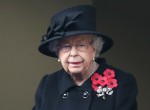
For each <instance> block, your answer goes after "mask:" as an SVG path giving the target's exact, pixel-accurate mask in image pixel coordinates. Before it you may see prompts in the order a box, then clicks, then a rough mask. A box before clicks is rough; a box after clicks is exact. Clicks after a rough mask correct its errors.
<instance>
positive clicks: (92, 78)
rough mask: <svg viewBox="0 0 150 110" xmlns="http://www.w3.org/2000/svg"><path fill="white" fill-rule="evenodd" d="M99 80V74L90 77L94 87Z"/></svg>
mask: <svg viewBox="0 0 150 110" xmlns="http://www.w3.org/2000/svg"><path fill="white" fill-rule="evenodd" d="M101 78H102V76H101V75H100V74H98V73H95V74H94V75H93V76H92V77H91V80H92V84H94V85H97V84H99V82H100V79H101Z"/></svg>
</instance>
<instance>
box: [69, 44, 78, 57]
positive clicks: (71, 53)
mask: <svg viewBox="0 0 150 110" xmlns="http://www.w3.org/2000/svg"><path fill="white" fill-rule="evenodd" d="M77 55H78V52H77V50H76V48H75V46H72V48H71V50H70V56H72V57H75V56H77Z"/></svg>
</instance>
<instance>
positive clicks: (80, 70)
mask: <svg viewBox="0 0 150 110" xmlns="http://www.w3.org/2000/svg"><path fill="white" fill-rule="evenodd" d="M69 72H70V73H71V74H80V73H82V72H83V69H82V68H71V69H69Z"/></svg>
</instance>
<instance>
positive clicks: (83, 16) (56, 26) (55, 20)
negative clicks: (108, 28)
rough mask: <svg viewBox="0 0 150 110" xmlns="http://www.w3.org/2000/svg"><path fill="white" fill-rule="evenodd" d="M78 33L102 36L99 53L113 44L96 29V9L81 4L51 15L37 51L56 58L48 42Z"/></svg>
mask: <svg viewBox="0 0 150 110" xmlns="http://www.w3.org/2000/svg"><path fill="white" fill-rule="evenodd" d="M79 34H93V35H97V36H98V37H102V38H103V40H104V45H103V48H102V51H101V53H104V52H106V51H107V50H109V49H110V48H111V47H112V45H113V41H112V39H111V38H109V37H108V36H106V35H104V34H102V33H100V32H97V31H96V9H95V8H94V7H93V6H91V5H81V6H76V7H72V8H68V9H65V10H63V11H61V12H59V13H57V14H56V15H54V16H53V17H52V19H51V25H50V26H49V27H48V29H47V33H46V35H44V36H43V37H42V40H41V44H40V46H39V51H40V52H41V53H43V54H45V55H47V56H51V57H56V58H57V55H56V54H55V52H53V51H50V49H49V47H48V46H49V44H50V43H51V42H52V41H54V40H58V39H62V38H65V37H69V36H73V35H79Z"/></svg>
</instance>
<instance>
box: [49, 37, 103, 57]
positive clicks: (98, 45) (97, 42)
mask: <svg viewBox="0 0 150 110" xmlns="http://www.w3.org/2000/svg"><path fill="white" fill-rule="evenodd" d="M91 38H92V40H93V48H94V49H95V51H96V54H95V58H98V57H100V53H101V51H102V48H103V44H104V40H103V39H102V37H98V36H95V35H92V36H91ZM60 42H61V40H54V41H53V42H51V43H50V44H49V45H48V48H49V51H51V52H54V53H55V54H56V55H57V56H58V53H59V48H58V46H59V43H60Z"/></svg>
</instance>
